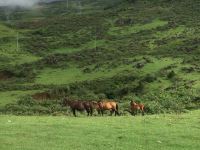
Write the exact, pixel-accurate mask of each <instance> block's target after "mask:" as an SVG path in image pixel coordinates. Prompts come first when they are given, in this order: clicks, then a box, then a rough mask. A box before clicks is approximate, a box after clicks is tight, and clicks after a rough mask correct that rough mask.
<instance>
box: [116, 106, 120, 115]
mask: <svg viewBox="0 0 200 150" xmlns="http://www.w3.org/2000/svg"><path fill="white" fill-rule="evenodd" d="M116 113H117V115H119V105H118V104H116Z"/></svg>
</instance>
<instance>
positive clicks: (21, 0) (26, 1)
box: [0, 0, 56, 7]
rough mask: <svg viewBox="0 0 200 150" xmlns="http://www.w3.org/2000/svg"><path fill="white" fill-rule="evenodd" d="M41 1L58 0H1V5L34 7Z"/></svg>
mask: <svg viewBox="0 0 200 150" xmlns="http://www.w3.org/2000/svg"><path fill="white" fill-rule="evenodd" d="M39 1H56V0H0V6H11V7H14V6H21V7H32V6H33V5H35V4H37V3H38V2H39Z"/></svg>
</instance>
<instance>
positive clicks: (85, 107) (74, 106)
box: [63, 99, 93, 117]
mask: <svg viewBox="0 0 200 150" xmlns="http://www.w3.org/2000/svg"><path fill="white" fill-rule="evenodd" d="M63 106H69V107H70V108H71V110H72V112H73V115H74V116H75V117H76V110H77V111H81V112H83V111H86V112H87V115H88V116H89V115H90V116H92V114H93V104H92V103H91V102H89V101H80V100H68V99H64V100H63Z"/></svg>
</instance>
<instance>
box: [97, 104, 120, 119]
mask: <svg viewBox="0 0 200 150" xmlns="http://www.w3.org/2000/svg"><path fill="white" fill-rule="evenodd" d="M98 105H99V109H100V112H101V115H102V116H103V112H104V110H110V115H111V116H112V114H113V112H115V116H116V115H118V116H119V112H118V109H119V107H118V104H117V102H115V101H98Z"/></svg>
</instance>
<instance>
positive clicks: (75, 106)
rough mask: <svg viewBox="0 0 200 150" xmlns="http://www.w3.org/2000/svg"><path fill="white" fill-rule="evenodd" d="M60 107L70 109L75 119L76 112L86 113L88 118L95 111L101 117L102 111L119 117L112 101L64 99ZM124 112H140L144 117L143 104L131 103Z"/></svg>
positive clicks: (117, 106) (114, 102) (115, 105)
mask: <svg viewBox="0 0 200 150" xmlns="http://www.w3.org/2000/svg"><path fill="white" fill-rule="evenodd" d="M62 106H64V107H70V108H71V110H72V113H73V115H74V116H75V117H76V116H77V115H76V111H81V112H83V111H86V112H87V115H88V116H92V115H93V113H94V111H95V110H96V111H97V112H98V114H99V115H102V116H103V115H104V111H110V115H111V116H112V115H113V113H115V116H117V115H118V116H119V115H120V113H119V105H118V103H117V102H116V101H114V100H101V101H82V100H70V99H68V98H65V99H64V100H63V102H62ZM125 111H128V112H129V113H131V115H136V114H137V113H138V112H141V113H142V115H144V104H141V103H136V102H134V101H131V102H130V108H128V109H126V110H125Z"/></svg>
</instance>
